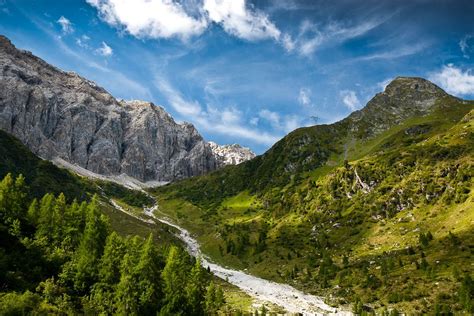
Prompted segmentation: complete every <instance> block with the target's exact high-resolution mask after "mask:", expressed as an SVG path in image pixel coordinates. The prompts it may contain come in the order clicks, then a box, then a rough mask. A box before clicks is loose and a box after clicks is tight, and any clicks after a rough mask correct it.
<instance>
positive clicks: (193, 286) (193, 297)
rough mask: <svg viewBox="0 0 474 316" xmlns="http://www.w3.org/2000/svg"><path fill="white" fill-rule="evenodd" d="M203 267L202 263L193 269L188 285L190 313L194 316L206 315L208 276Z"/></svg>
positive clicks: (196, 263) (187, 294) (195, 265)
mask: <svg viewBox="0 0 474 316" xmlns="http://www.w3.org/2000/svg"><path fill="white" fill-rule="evenodd" d="M204 271H205V270H204V269H203V268H202V266H201V261H200V260H199V259H196V262H195V264H194V266H193V268H192V269H191V273H190V276H189V281H188V284H187V285H186V296H187V299H188V303H189V308H190V310H189V312H190V313H191V314H193V315H202V314H203V313H204V308H203V307H204V306H203V303H204V298H205V295H206V286H207V282H206V275H205V272H204Z"/></svg>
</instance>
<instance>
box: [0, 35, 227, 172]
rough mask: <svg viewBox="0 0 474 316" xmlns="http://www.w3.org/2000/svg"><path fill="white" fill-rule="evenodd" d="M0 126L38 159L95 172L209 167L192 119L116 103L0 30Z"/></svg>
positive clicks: (210, 162) (213, 163) (206, 147)
mask: <svg viewBox="0 0 474 316" xmlns="http://www.w3.org/2000/svg"><path fill="white" fill-rule="evenodd" d="M0 128H1V129H2V130H5V131H7V132H9V133H11V134H13V135H14V136H16V137H17V138H19V139H20V140H21V141H22V142H23V143H24V144H25V145H26V146H28V147H29V148H30V149H31V151H32V152H34V153H35V154H37V155H39V156H40V157H42V158H45V159H49V160H52V159H55V158H60V159H63V160H65V161H67V162H70V163H73V164H76V165H78V166H80V167H82V168H85V169H88V170H90V171H92V172H95V173H98V174H103V175H119V174H126V175H129V176H131V177H134V178H136V179H138V180H140V181H150V180H155V181H173V180H176V179H181V178H186V177H191V176H196V175H201V174H204V173H206V172H209V171H212V170H214V169H216V168H217V165H218V163H217V161H216V159H215V157H214V155H213V153H212V150H211V148H210V146H209V145H208V143H207V142H206V141H204V140H203V138H202V137H201V135H200V134H199V133H198V131H197V130H196V129H195V128H194V126H193V125H191V124H188V123H184V124H178V123H176V122H175V121H174V120H173V118H172V117H171V116H170V115H169V114H168V113H166V112H165V110H164V109H163V108H161V107H159V106H156V105H154V104H152V103H150V102H143V101H119V100H117V99H115V98H114V97H112V96H111V95H110V94H109V93H108V92H107V91H105V90H104V89H103V88H101V87H98V86H97V85H95V84H94V83H93V82H91V81H89V80H86V79H84V78H82V77H80V76H78V75H77V74H75V73H71V72H63V71H61V70H59V69H57V68H55V67H53V66H51V65H49V64H47V63H46V62H45V61H43V60H41V59H40V58H38V57H35V56H34V55H32V54H31V53H30V52H26V51H21V50H18V49H16V48H15V47H14V46H13V45H12V44H11V42H10V41H9V40H8V39H7V38H5V37H2V36H0Z"/></svg>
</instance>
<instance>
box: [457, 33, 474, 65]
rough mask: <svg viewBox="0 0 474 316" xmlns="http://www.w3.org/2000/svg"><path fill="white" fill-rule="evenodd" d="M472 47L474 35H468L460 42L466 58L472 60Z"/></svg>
mask: <svg viewBox="0 0 474 316" xmlns="http://www.w3.org/2000/svg"><path fill="white" fill-rule="evenodd" d="M471 46H474V36H473V35H466V36H464V37H463V38H462V39H461V40H460V41H459V48H460V49H461V52H462V55H463V57H464V58H468V59H469V58H470V56H471V53H472V51H473V50H474V48H472V47H471Z"/></svg>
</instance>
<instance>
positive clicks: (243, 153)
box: [209, 142, 255, 167]
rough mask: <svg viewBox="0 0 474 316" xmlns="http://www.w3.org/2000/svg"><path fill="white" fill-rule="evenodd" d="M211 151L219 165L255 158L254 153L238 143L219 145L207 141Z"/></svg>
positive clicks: (235, 163) (236, 163)
mask: <svg viewBox="0 0 474 316" xmlns="http://www.w3.org/2000/svg"><path fill="white" fill-rule="evenodd" d="M209 146H210V147H211V150H212V153H213V154H214V157H215V158H216V161H217V164H218V165H219V167H221V166H227V165H238V164H240V163H242V162H244V161H247V160H250V159H252V158H255V153H254V152H253V151H251V150H250V149H249V148H247V147H242V146H240V145H239V144H232V145H224V146H220V145H218V144H216V143H214V142H209Z"/></svg>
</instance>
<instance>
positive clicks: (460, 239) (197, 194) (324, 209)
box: [154, 78, 474, 312]
mask: <svg viewBox="0 0 474 316" xmlns="http://www.w3.org/2000/svg"><path fill="white" fill-rule="evenodd" d="M401 80H402V81H403V82H402V83H397V82H395V83H396V85H395V86H392V87H391V89H390V88H389V89H388V90H389V91H388V92H387V90H386V92H385V93H384V94H381V95H378V96H376V97H375V98H374V99H373V100H372V101H371V102H372V103H370V102H369V104H368V105H367V107H366V108H365V109H363V110H362V111H360V112H358V113H355V114H352V115H351V116H349V117H348V118H347V119H345V120H343V121H341V122H339V123H336V124H333V125H325V126H315V127H310V128H303V129H298V130H296V131H295V132H293V133H290V134H289V135H288V136H286V137H285V138H283V139H282V140H281V141H280V142H278V143H277V144H275V146H273V147H272V149H270V150H269V151H268V152H267V153H266V154H264V155H263V156H260V157H257V158H256V159H254V160H252V161H250V162H247V163H245V164H242V165H239V166H234V167H229V168H224V169H222V170H220V171H217V172H214V173H211V174H209V175H207V176H204V177H198V178H194V179H190V180H185V181H181V182H177V183H174V184H171V185H168V186H166V187H162V188H159V189H156V190H155V191H154V193H156V196H157V197H158V198H159V201H160V206H161V210H162V211H163V212H165V213H167V214H168V215H170V216H172V217H173V218H175V219H176V220H177V221H179V222H180V223H181V224H183V225H185V226H186V227H188V228H189V229H191V230H192V231H193V232H195V233H196V234H197V235H198V236H199V239H200V241H201V242H202V243H203V249H204V251H206V252H207V253H208V254H210V255H211V257H213V258H215V259H216V260H218V261H220V262H223V263H225V264H228V265H231V266H234V267H238V268H247V269H249V271H251V272H253V273H255V274H258V275H261V276H264V277H267V278H271V279H274V280H278V281H281V282H289V283H294V284H295V285H297V286H299V287H301V288H305V289H307V290H311V291H315V292H318V293H321V294H326V295H327V294H329V293H332V294H335V296H336V297H338V299H336V300H339V299H340V300H342V301H349V302H355V301H357V300H359V299H360V301H362V303H364V304H369V305H370V306H371V307H373V308H381V307H382V306H383V305H387V304H390V305H392V306H395V307H397V308H399V309H402V310H404V311H407V312H422V311H424V312H428V311H434V309H435V307H436V306H437V305H436V304H438V307H437V308H443V306H442V305H443V304H444V305H446V306H447V307H446V308H449V309H451V310H453V311H461V310H462V309H464V310H466V308H467V307H466V306H464V305H463V302H461V301H460V300H459V297H458V296H457V295H455V293H456V292H457V291H459V290H462V289H461V285H462V282H463V273H464V272H466V273H471V274H472V272H473V271H474V266H473V265H472V259H473V251H474V250H473V249H474V246H473V245H474V200H473V199H474V196H473V180H472V175H473V173H474V158H473V157H474V134H473V133H474V112H473V108H474V102H472V101H463V100H460V99H457V98H454V97H451V96H449V95H447V94H445V93H444V92H442V90H440V89H439V88H437V87H436V88H437V89H436V88H433V91H434V92H429V93H425V92H426V91H425V92H423V95H421V96H420V95H419V94H417V92H416V84H419V81H418V79H416V80H415V81H413V82H410V83H408V84H405V83H406V82H407V81H406V80H408V79H406V78H401ZM422 83H423V81H422ZM392 85H393V83H392ZM438 89H439V90H438ZM377 98H379V99H380V98H382V99H383V102H382V101H380V100H378V99H377ZM410 98H412V99H414V101H413V100H411V101H410ZM394 99H395V100H396V101H397V102H406V103H409V104H410V106H406V103H405V105H404V104H402V103H397V104H395V103H396V102H395V101H393V100H394ZM374 100H375V101H376V102H375V101H374ZM414 104H415V105H414ZM416 104H418V105H419V107H417V106H416ZM420 104H421V105H420ZM384 106H385V107H384ZM389 107H392V109H390V111H388V110H387V111H388V112H387V111H386V113H385V114H384V115H380V111H382V112H383V111H385V110H386V109H387V108H389ZM400 109H401V110H400ZM402 110H403V111H402ZM400 111H402V112H403V113H401V112H400ZM360 113H362V114H364V115H362V114H360ZM427 236H428V237H427ZM453 271H454V272H453Z"/></svg>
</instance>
